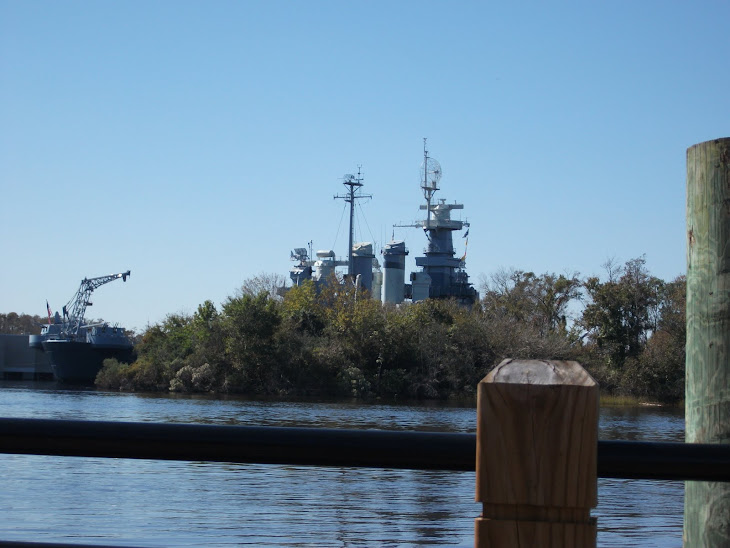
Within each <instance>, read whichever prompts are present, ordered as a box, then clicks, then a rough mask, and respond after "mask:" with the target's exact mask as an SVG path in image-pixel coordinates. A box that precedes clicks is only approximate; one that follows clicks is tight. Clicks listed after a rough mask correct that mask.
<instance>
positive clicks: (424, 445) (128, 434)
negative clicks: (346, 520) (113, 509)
mask: <svg viewBox="0 0 730 548" xmlns="http://www.w3.org/2000/svg"><path fill="white" fill-rule="evenodd" d="M0 453H15V454H31V455H57V456H74V457H114V458H130V459H157V460H188V461H209V462H238V463H259V464H288V465H311V466H343V467H371V468H409V469H416V470H461V471H473V470H475V455H476V436H475V435H474V434H463V433H446V432H411V431H409V432H404V431H382V430H337V429H327V428H281V427H259V426H219V425H198V424H157V423H127V422H96V421H68V420H45V419H0ZM598 476H599V477H603V478H629V479H663V480H701V481H721V482H727V481H730V445H715V444H689V443H663V442H662V443H658V442H638V441H599V442H598Z"/></svg>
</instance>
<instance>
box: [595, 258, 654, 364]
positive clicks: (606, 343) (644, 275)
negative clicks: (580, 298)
mask: <svg viewBox="0 0 730 548" xmlns="http://www.w3.org/2000/svg"><path fill="white" fill-rule="evenodd" d="M645 263H646V260H645V259H644V258H643V257H640V258H637V259H632V260H630V261H627V262H626V265H625V266H623V267H620V268H615V267H614V266H613V265H612V264H608V265H607V270H608V271H609V279H608V280H607V281H605V282H601V281H600V280H599V279H598V278H595V277H593V278H589V279H588V280H587V281H586V283H585V289H586V291H587V293H588V297H589V299H590V302H589V304H588V305H587V306H586V308H585V310H584V311H583V316H582V318H581V325H582V326H583V327H584V328H585V329H586V330H587V333H588V337H589V339H590V340H591V341H592V342H593V343H594V344H595V345H596V351H597V353H598V354H599V355H601V356H603V357H605V358H606V359H607V361H608V363H609V364H610V365H611V366H612V367H615V368H618V369H620V368H622V367H623V365H624V362H625V361H626V360H627V358H634V359H636V358H638V356H639V354H640V353H641V351H642V350H643V348H644V346H645V345H646V341H647V339H648V336H649V335H650V333H652V332H653V330H655V329H656V325H657V317H658V314H659V308H660V296H661V294H662V292H663V288H664V287H663V286H664V283H663V282H662V281H661V280H660V279H658V278H655V277H654V276H651V275H650V274H649V272H648V271H647V270H646V266H645Z"/></svg>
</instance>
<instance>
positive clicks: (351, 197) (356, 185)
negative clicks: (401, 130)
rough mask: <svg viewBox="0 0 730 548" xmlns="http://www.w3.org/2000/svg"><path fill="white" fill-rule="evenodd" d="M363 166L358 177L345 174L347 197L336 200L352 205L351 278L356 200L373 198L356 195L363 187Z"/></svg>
mask: <svg viewBox="0 0 730 548" xmlns="http://www.w3.org/2000/svg"><path fill="white" fill-rule="evenodd" d="M361 168H362V166H357V177H355V176H354V175H351V174H349V173H348V174H345V175H344V176H343V177H342V179H343V181H342V184H343V185H345V186H346V187H347V189H348V193H347V195H346V196H339V195H337V196H335V200H337V199H340V200H345V202H347V203H348V204H350V239H349V246H348V248H347V275H348V276H351V275H352V271H353V270H354V269H353V265H352V244H353V243H354V242H353V240H354V237H355V225H354V224H353V219H354V217H355V200H359V199H361V198H372V195H370V194H356V192H357V191H358V190H360V187H362V186H363V182H362V172H361Z"/></svg>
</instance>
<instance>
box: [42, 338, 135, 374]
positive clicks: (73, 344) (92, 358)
mask: <svg viewBox="0 0 730 548" xmlns="http://www.w3.org/2000/svg"><path fill="white" fill-rule="evenodd" d="M42 345H43V350H44V352H45V353H46V355H47V356H48V359H49V361H50V362H51V368H52V369H53V375H54V376H55V378H56V380H58V381H60V382H66V383H77V384H93V383H94V380H95V379H96V375H97V373H99V371H100V370H101V368H102V366H103V365H104V360H105V359H107V358H116V359H117V360H119V361H122V362H127V363H130V362H131V361H132V358H133V356H132V346H131V345H95V344H92V343H90V342H86V341H83V342H82V341H71V340H67V339H55V340H45V341H43V343H42Z"/></svg>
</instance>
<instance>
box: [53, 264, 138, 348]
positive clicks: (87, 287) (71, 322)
mask: <svg viewBox="0 0 730 548" xmlns="http://www.w3.org/2000/svg"><path fill="white" fill-rule="evenodd" d="M131 275H132V274H131V272H130V271H129V270H127V271H126V272H121V273H119V274H109V275H108V276H99V277H98V278H84V279H83V280H81V285H80V286H79V289H78V291H76V295H74V296H73V298H72V299H71V300H70V301H69V302H68V303H66V306H64V307H63V329H62V332H63V333H65V334H66V335H68V336H71V337H75V336H76V335H77V334H78V332H79V329H80V328H81V325H82V324H83V323H84V314H86V307H87V306H89V305H90V304H91V301H90V300H89V299H90V298H91V294H92V293H93V292H94V290H95V289H97V288H99V287H101V286H102V285H104V284H108V283H109V282H113V281H114V280H118V279H119V278H121V279H122V281H123V282H126V281H127V277H129V276H131Z"/></svg>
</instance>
